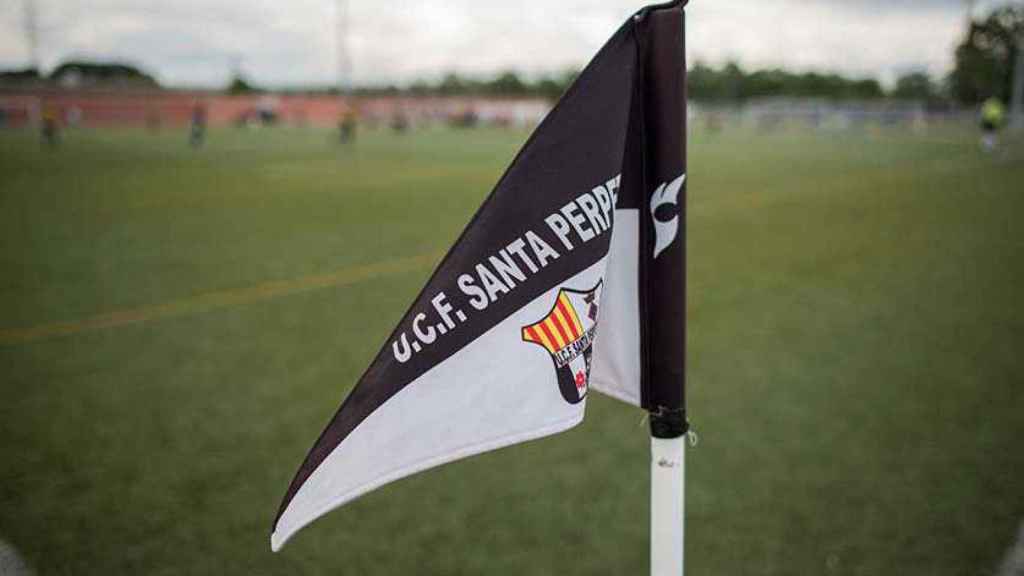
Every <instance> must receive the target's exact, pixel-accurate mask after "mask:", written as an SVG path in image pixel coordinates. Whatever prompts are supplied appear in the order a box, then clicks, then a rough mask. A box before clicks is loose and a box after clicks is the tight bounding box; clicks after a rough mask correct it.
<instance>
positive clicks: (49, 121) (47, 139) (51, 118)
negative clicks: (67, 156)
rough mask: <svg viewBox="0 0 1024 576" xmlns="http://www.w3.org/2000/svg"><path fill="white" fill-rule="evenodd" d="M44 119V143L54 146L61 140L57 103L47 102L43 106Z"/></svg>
mask: <svg viewBox="0 0 1024 576" xmlns="http://www.w3.org/2000/svg"><path fill="white" fill-rule="evenodd" d="M42 121H43V122H42V125H41V129H42V135H43V143H44V144H46V145H47V146H50V147H51V148H52V147H54V146H56V145H57V144H58V143H59V142H60V119H59V118H58V110H57V107H56V106H55V105H53V104H50V103H47V104H45V105H44V106H43V117H42Z"/></svg>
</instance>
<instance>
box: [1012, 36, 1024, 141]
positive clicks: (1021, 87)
mask: <svg viewBox="0 0 1024 576" xmlns="http://www.w3.org/2000/svg"><path fill="white" fill-rule="evenodd" d="M1010 127H1011V128H1012V129H1013V130H1014V131H1017V132H1020V131H1022V130H1024V32H1021V33H1019V34H1017V57H1016V62H1015V63H1014V65H1013V91H1012V92H1011V93H1010Z"/></svg>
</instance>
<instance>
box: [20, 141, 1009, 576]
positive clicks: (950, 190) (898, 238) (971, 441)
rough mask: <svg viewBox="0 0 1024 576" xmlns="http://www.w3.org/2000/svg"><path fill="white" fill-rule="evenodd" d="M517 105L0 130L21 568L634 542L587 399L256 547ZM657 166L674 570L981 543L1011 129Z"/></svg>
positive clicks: (510, 550)
mask: <svg viewBox="0 0 1024 576" xmlns="http://www.w3.org/2000/svg"><path fill="white" fill-rule="evenodd" d="M525 137H526V134H525V133H522V132H502V131H490V130H479V131H463V132H448V131H442V130H435V131H425V132H414V133H410V134H408V135H405V136H396V135H392V134H388V133H364V134H362V135H361V138H360V141H359V142H358V145H357V146H356V147H355V148H353V149H351V150H342V149H339V147H337V146H335V145H333V143H332V142H330V141H329V135H328V134H327V133H325V132H317V131H299V130H288V129H281V130H276V131H264V132H248V131H234V130H225V131H215V132H213V133H212V134H211V137H210V140H209V143H208V146H207V147H206V148H205V149H203V150H200V151H194V150H190V149H188V148H187V147H186V145H185V134H184V133H178V132H172V131H165V132H163V133H161V134H159V135H152V134H147V133H143V132H88V131H82V132H74V133H70V134H68V135H67V138H66V141H65V142H64V143H63V145H62V146H61V147H60V148H59V149H57V150H52V151H51V150H45V149H42V148H41V147H40V146H39V143H38V141H37V139H36V137H35V135H34V134H28V133H21V132H6V133H0V238H2V243H0V334H3V335H5V336H4V338H0V340H2V343H0V386H2V388H0V394H2V395H0V462H2V464H0V539H4V540H7V541H9V542H11V543H12V544H13V545H14V546H15V547H16V548H18V549H19V550H20V551H21V552H22V554H23V555H24V556H25V557H26V559H27V561H28V563H29V564H30V565H32V566H33V567H34V568H35V569H36V570H37V571H38V573H40V574H86V573H97V574H300V573H301V574H320V573H322V574H491V575H497V574H517V575H518V574H532V575H536V574H551V575H555V574H558V575H563V574H644V573H646V571H647V554H648V550H647V530H648V526H647V522H648V511H647V507H648V500H647V499H648V484H647V483H648V470H647V467H648V449H649V448H648V436H647V430H646V424H645V423H644V422H642V415H641V413H640V412H639V411H637V410H635V409H632V408H629V407H626V406H624V405H621V404H619V403H617V402H615V401H612V400H609V399H606V398H603V397H600V396H599V395H592V396H591V398H590V400H589V406H588V411H587V419H586V421H585V422H584V424H583V425H581V426H580V427H578V428H577V429H575V430H572V431H570V432H568V433H566V434H562V435H560V436H556V437H553V438H548V439H545V440H542V441H537V442H532V443H528V444H525V445H520V446H516V447H512V448H508V449H504V450H500V451H498V452H493V453H489V454H486V455H483V456H479V457H476V458H472V459H469V460H464V461H461V462H458V463H455V464H452V465H449V466H445V467H442V468H439V469H435V470H432V471H429V472H426V473H423V474H420V475H417V476H415V477H412V478H410V479H406V480H403V481H400V482H398V483H396V484H392V485H390V486H388V487H386V488H384V489H381V490H378V491H377V492H374V493H372V494H370V495H368V496H366V497H364V498H362V499H360V500H358V501H356V502H354V503H352V504H350V505H349V506H347V507H345V508H342V509H341V510H338V511H335V512H333V513H332V514H330V515H328V516H327V517H326V518H325V519H323V520H321V521H319V522H317V523H316V524H314V525H313V526H311V527H310V528H307V529H306V530H305V531H303V532H302V533H300V534H299V535H298V536H297V537H296V539H295V540H293V542H292V543H290V544H289V546H287V547H286V548H285V549H284V551H283V552H282V553H281V554H277V555H274V554H272V553H271V552H270V550H269V542H268V536H269V529H270V523H271V520H272V519H273V516H274V513H275V511H276V508H277V506H278V503H279V502H280V499H281V497H282V495H283V493H284V490H285V488H286V487H287V483H288V481H289V480H290V479H291V475H292V474H293V473H294V471H295V469H296V467H297V466H298V464H299V462H300V460H301V459H302V457H303V456H304V454H305V452H306V450H307V449H308V448H309V446H310V445H311V444H312V442H313V440H314V439H315V438H316V436H317V434H318V433H319V432H320V430H321V429H322V427H323V426H324V425H325V423H326V421H327V420H328V419H329V417H330V416H331V415H332V414H333V412H334V410H335V409H336V408H337V406H338V404H339V403H340V401H341V400H342V398H343V397H344V396H345V394H346V393H347V391H348V389H349V387H350V386H351V385H352V383H353V382H354V381H355V379H356V378H357V377H358V376H359V375H360V374H361V372H362V370H363V369H364V368H365V366H366V365H367V364H368V363H369V361H370V359H371V357H372V355H373V354H374V353H375V352H376V351H377V349H378V348H379V347H380V346H381V345H382V342H383V339H384V338H385V337H386V336H387V334H388V332H389V331H390V329H391V328H392V327H393V325H394V324H395V322H396V321H397V320H398V318H399V316H400V315H401V314H402V313H403V312H404V311H405V309H406V306H407V305H408V303H409V301H410V300H411V299H412V297H413V296H414V295H415V294H416V293H417V292H418V290H419V288H420V287H421V285H422V283H423V282H424V281H425V279H426V276H427V275H428V274H429V273H430V270H431V267H432V263H433V262H436V260H437V258H438V256H437V253H438V251H441V250H444V249H445V248H446V247H447V246H448V245H449V244H450V243H451V242H452V241H453V240H454V238H455V237H456V235H457V234H458V233H459V231H460V230H461V228H462V226H463V225H464V224H465V223H466V222H467V221H468V219H469V218H470V216H471V215H472V213H473V211H474V210H475V209H476V207H477V205H478V204H479V202H480V201H481V200H482V198H483V196H484V195H485V194H486V193H487V192H488V191H489V190H490V188H491V186H492V185H493V184H494V182H495V181H496V180H497V178H498V177H499V176H500V173H501V171H502V169H503V168H504V166H505V165H506V164H507V163H508V161H509V160H510V159H511V158H512V156H513V154H514V153H515V151H516V148H517V147H518V146H519V145H520V144H521V143H522V142H523V140H524V139H525ZM688 183H689V194H690V197H689V231H688V237H689V258H690V262H689V290H690V294H689V302H688V306H689V310H690V315H689V360H690V364H689V384H690V389H689V403H690V415H691V420H692V422H693V424H694V426H695V428H696V430H697V431H698V433H699V435H700V438H701V441H700V443H699V445H698V446H697V447H696V448H695V449H691V450H690V451H689V457H688V458H689V460H688V472H689V476H688V488H687V510H688V518H687V542H686V546H687V563H688V570H689V573H691V574H778V575H788V574H863V575H877V574H921V575H929V576H934V575H938V574H950V575H954V574H988V573H991V572H992V571H993V570H994V569H995V568H996V567H997V566H998V564H999V561H1000V558H1001V556H1002V554H1003V551H1004V550H1005V549H1006V548H1007V547H1008V546H1009V545H1010V544H1011V542H1012V539H1013V537H1014V534H1015V533H1016V529H1017V526H1018V524H1019V522H1020V521H1021V519H1022V518H1024V377H1022V369H1024V232H1022V230H1024V228H1022V225H1021V218H1022V216H1024V156H1022V155H1021V154H1020V152H1019V149H1018V151H1008V152H1006V153H1005V154H1004V155H1002V156H1000V157H992V156H987V155H985V154H982V153H981V152H980V151H979V150H978V147H977V144H976V142H975V141H974V135H972V134H969V133H966V132H965V133H959V132H956V131H939V132H931V133H924V134H912V133H901V132H896V131H856V130H854V131H850V132H846V133H841V132H834V133H829V132H819V133H811V132H801V131H795V130H782V131H779V132H775V133H766V134H760V133H753V132H743V131H730V130H726V131H725V132H723V133H720V134H715V135H710V134H704V133H702V132H699V131H698V132H697V133H696V134H695V135H694V136H693V138H692V139H691V149H690V171H689V180H688ZM431 254H433V256H431ZM424 255H426V256H424ZM410 258H413V260H409V259H410ZM417 258H418V259H417ZM395 261H398V262H406V264H405V265H401V266H391V267H390V268H386V273H365V274H362V275H360V274H357V273H354V272H352V271H353V270H357V271H358V270H364V271H365V270H379V269H380V268H379V266H380V265H381V264H382V263H384V265H385V267H386V266H387V263H389V262H395ZM410 262H411V263H410ZM375 267H377V268H375ZM339 271H340V272H339ZM346 274H347V275H346ZM325 275H326V276H328V277H332V278H336V277H339V276H338V275H340V277H342V278H344V279H346V280H345V281H344V282H327V283H321V284H316V282H313V281H312V280H310V279H314V280H315V279H316V278H322V277H324V276H325ZM331 275H335V276H331ZM282 282H283V283H286V284H287V283H290V284H287V285H288V286H292V287H296V289H294V290H285V291H281V292H280V293H275V292H273V291H272V290H271V291H270V292H268V293H264V292H260V290H263V288H260V287H264V286H268V285H269V286H275V285H277V284H275V283H282ZM253 287H257V288H256V291H257V293H258V294H262V295H263V296H262V297H258V298H250V299H246V298H241V297H239V294H243V295H244V294H252V293H253V292H252V290H253ZM210 294H214V295H221V296H222V298H221V300H217V301H216V305H205V304H204V302H207V300H204V298H206V297H207V296H206V295H210ZM167 303H177V304H174V305H173V306H171V307H170V308H168V307H167V306H168V304H167ZM175 306H177V307H175ZM168 310H170V312H169V313H161V311H163V312H167V311H168ZM96 317H100V318H108V319H109V318H113V319H114V320H115V321H111V322H108V323H106V324H104V323H103V322H99V323H96V322H93V323H90V319H94V318H96ZM119 318H120V319H121V320H124V321H121V322H119V321H116V320H117V319H119ZM48 326H64V327H65V330H64V331H63V332H61V331H60V330H58V331H56V332H53V331H52V330H51V332H46V330H43V332H41V333H40V332H32V330H33V329H36V328H38V327H44V328H45V327H48ZM31 334H37V336H36V337H29V336H30V335H31ZM39 334H42V335H41V336H39ZM468 385H471V383H468Z"/></svg>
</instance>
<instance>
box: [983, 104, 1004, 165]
mask: <svg viewBox="0 0 1024 576" xmlns="http://www.w3.org/2000/svg"><path fill="white" fill-rule="evenodd" d="M1004 124H1006V108H1004V107H1003V103H1002V102H1000V101H999V99H998V98H995V97H992V98H989V99H988V100H985V102H984V103H983V104H982V105H981V147H982V149H983V150H985V151H986V152H993V151H995V149H996V148H998V147H999V130H1000V129H1002V127H1003V125H1004Z"/></svg>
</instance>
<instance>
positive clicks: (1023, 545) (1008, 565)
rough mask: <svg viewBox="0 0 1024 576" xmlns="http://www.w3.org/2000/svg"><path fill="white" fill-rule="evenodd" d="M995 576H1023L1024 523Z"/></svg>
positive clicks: (1021, 524)
mask: <svg viewBox="0 0 1024 576" xmlns="http://www.w3.org/2000/svg"><path fill="white" fill-rule="evenodd" d="M996 576H1024V522H1021V523H1020V529H1019V530H1017V540H1016V541H1014V543H1013V546H1011V547H1010V549H1009V550H1007V551H1006V556H1004V557H1003V563H1002V564H1000V565H999V570H997V571H996Z"/></svg>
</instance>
